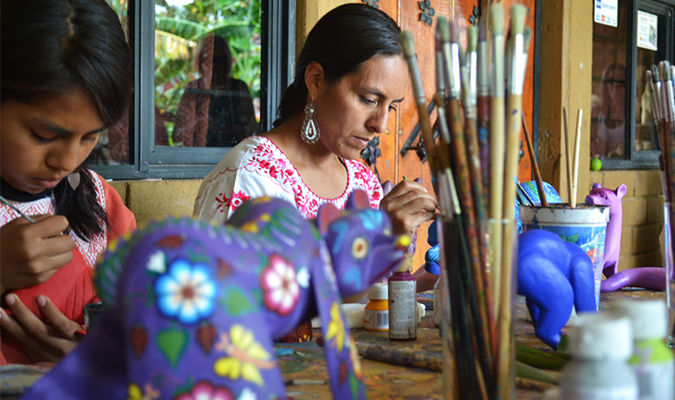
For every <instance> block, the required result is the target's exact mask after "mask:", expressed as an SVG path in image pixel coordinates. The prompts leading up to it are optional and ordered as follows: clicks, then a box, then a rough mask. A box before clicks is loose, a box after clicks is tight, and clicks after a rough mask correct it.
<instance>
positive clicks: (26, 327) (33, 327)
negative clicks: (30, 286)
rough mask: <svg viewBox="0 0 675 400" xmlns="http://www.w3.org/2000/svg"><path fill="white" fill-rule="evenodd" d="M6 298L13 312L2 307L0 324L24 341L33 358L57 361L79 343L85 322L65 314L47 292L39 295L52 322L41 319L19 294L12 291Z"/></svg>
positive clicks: (16, 337)
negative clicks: (16, 294) (8, 311)
mask: <svg viewBox="0 0 675 400" xmlns="http://www.w3.org/2000/svg"><path fill="white" fill-rule="evenodd" d="M5 302H6V303H7V306H8V308H9V310H10V311H11V312H12V314H13V316H10V315H9V314H7V313H6V312H5V311H4V310H2V309H0V327H2V329H4V330H5V331H6V332H7V333H9V334H10V335H12V336H13V337H14V338H15V339H16V340H18V341H19V343H21V345H22V347H23V349H24V350H25V351H26V352H27V353H28V356H29V357H30V359H31V361H32V362H34V363H35V362H39V361H51V362H56V361H58V360H60V359H61V358H63V357H64V356H65V355H66V354H68V353H70V352H71V351H72V350H73V349H75V347H77V345H78V343H79V341H80V339H81V338H82V335H81V334H80V333H79V332H78V331H80V330H81V329H82V326H80V324H78V323H77V322H75V321H71V320H70V319H68V318H67V317H66V316H65V315H63V314H62V313H61V312H60V311H59V310H58V308H56V306H54V304H53V303H52V302H51V300H49V299H48V298H47V297H45V296H38V297H37V303H38V307H40V311H41V312H42V315H44V316H45V318H46V319H47V320H49V321H50V324H46V323H44V322H43V321H41V320H40V319H39V318H38V317H37V316H36V315H35V314H34V313H33V312H32V311H30V310H29V309H28V308H27V307H26V306H25V305H24V304H23V303H22V302H21V300H19V298H18V297H17V296H15V295H14V294H9V295H7V296H6V297H5Z"/></svg>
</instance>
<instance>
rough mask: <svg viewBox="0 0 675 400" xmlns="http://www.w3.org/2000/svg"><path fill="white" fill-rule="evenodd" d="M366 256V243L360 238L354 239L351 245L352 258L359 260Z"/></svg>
mask: <svg viewBox="0 0 675 400" xmlns="http://www.w3.org/2000/svg"><path fill="white" fill-rule="evenodd" d="M366 254H368V241H367V240H366V239H364V238H362V237H360V238H356V240H354V243H352V256H354V258H356V259H361V258H363V257H365V256H366Z"/></svg>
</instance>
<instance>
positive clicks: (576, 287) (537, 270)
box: [518, 229, 596, 349]
mask: <svg viewBox="0 0 675 400" xmlns="http://www.w3.org/2000/svg"><path fill="white" fill-rule="evenodd" d="M518 294H520V295H523V296H525V299H526V304H527V308H528V310H529V311H530V315H531V316H532V321H533V323H534V332H535V335H536V336H537V337H538V338H539V339H541V340H542V341H543V342H544V343H546V344H547V345H549V346H551V347H552V348H553V349H557V348H558V343H559V342H560V335H561V329H562V328H563V326H565V323H567V320H568V319H569V317H570V315H571V314H572V306H574V307H575V308H576V311H577V312H595V311H596V309H595V279H594V276H593V264H592V263H591V259H590V258H589V257H588V255H587V254H586V253H585V252H584V251H583V250H582V249H581V248H580V247H579V246H577V245H575V244H572V243H568V242H565V241H563V240H562V239H561V238H560V237H559V236H558V235H557V234H555V233H552V232H549V231H545V230H541V229H533V230H529V231H526V232H525V233H522V234H521V235H520V236H519V237H518Z"/></svg>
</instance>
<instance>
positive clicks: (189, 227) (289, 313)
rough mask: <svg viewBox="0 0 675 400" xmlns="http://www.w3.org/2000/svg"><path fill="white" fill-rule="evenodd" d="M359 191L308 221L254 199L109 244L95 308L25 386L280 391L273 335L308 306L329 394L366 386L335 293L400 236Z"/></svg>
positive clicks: (284, 206)
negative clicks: (78, 338)
mask: <svg viewBox="0 0 675 400" xmlns="http://www.w3.org/2000/svg"><path fill="white" fill-rule="evenodd" d="M368 203H369V202H368V197H367V196H366V195H365V193H363V192H355V193H354V194H353V195H352V197H351V198H350V201H349V202H348V205H347V210H346V211H344V212H343V211H339V210H337V209H336V208H335V206H333V205H332V204H326V205H325V206H323V207H322V208H321V209H320V210H319V213H318V215H317V219H316V221H315V222H316V225H314V224H313V223H312V222H311V221H308V220H304V219H303V218H302V216H301V215H300V214H299V213H298V212H297V211H296V209H295V207H294V206H293V205H292V204H290V203H287V202H285V201H283V200H279V199H271V198H260V199H255V200H252V201H249V202H246V203H245V204H243V205H242V206H240V207H239V208H238V209H237V211H236V212H235V213H234V214H233V215H232V218H231V219H230V221H228V224H227V225H225V226H214V225H211V224H209V223H207V222H204V221H198V220H194V219H190V218H168V219H166V220H163V221H158V222H153V223H151V224H149V225H147V226H146V227H145V228H143V229H140V230H138V231H136V232H135V233H134V234H133V235H131V237H128V238H125V239H122V240H120V241H119V242H117V243H112V244H111V245H110V247H109V248H108V251H107V252H106V254H105V257H104V259H103V261H102V263H101V264H100V266H99V267H98V269H97V274H96V283H97V286H98V288H99V295H100V297H101V299H102V301H103V302H104V304H105V305H106V308H107V310H106V312H105V313H104V314H103V315H102V316H101V317H100V320H99V321H98V323H97V325H96V326H95V327H94V328H93V329H91V331H90V332H89V334H88V335H87V337H86V339H85V340H84V341H83V342H82V343H81V344H80V345H79V347H78V348H77V349H75V351H73V353H71V354H70V355H69V356H67V357H66V358H64V359H63V360H62V361H61V362H60V363H59V364H57V365H56V366H55V367H54V369H53V370H52V371H51V372H50V373H49V374H47V375H46V376H45V377H44V378H42V379H41V380H40V381H38V382H37V383H36V384H35V385H34V386H33V387H32V388H31V389H30V390H29V391H28V392H27V393H26V395H25V397H24V398H25V399H101V400H107V399H122V398H129V397H131V398H146V399H176V400H188V399H197V398H199V399H201V398H218V399H238V400H253V399H259V400H263V399H264V400H267V399H276V398H286V391H285V386H284V381H283V379H282V375H281V372H280V370H279V367H278V364H277V359H276V357H275V352H274V348H273V341H274V340H275V339H277V338H280V337H281V336H283V335H284V334H285V333H287V332H289V331H291V330H292V329H293V328H294V327H295V326H296V325H297V324H298V323H300V322H301V321H305V320H307V319H309V318H311V317H313V316H314V315H316V314H317V312H318V314H319V316H320V318H321V325H322V329H323V336H324V340H325V345H324V349H325V353H326V361H327V366H328V372H329V377H330V382H331V388H332V392H333V397H334V398H335V399H363V398H365V397H366V394H365V386H364V384H363V381H362V370H361V366H360V363H359V358H358V351H357V349H356V346H355V344H354V341H353V338H352V336H351V334H350V331H349V328H348V326H346V323H345V318H344V315H343V314H342V311H341V309H340V307H339V304H340V295H342V296H349V295H353V294H356V293H360V292H363V291H364V290H366V289H367V288H368V287H369V286H370V285H371V284H372V283H374V282H376V281H378V280H379V279H381V277H382V276H384V275H385V274H387V273H388V272H390V271H391V270H392V269H394V268H395V267H396V266H398V264H399V263H400V261H401V260H402V259H403V256H404V250H405V248H406V247H407V246H408V245H409V244H410V239H409V238H408V237H407V236H399V237H396V236H394V235H392V232H391V224H390V221H389V217H388V215H387V214H386V213H385V212H382V211H379V210H371V209H370V208H369V206H368ZM134 396H136V397H134Z"/></svg>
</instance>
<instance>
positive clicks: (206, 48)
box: [155, 0, 260, 147]
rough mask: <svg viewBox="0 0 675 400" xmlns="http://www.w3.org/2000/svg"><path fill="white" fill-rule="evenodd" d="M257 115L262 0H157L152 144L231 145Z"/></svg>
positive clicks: (250, 130) (252, 129) (254, 124)
mask: <svg viewBox="0 0 675 400" xmlns="http://www.w3.org/2000/svg"><path fill="white" fill-rule="evenodd" d="M259 121H260V0H248V1H243V0H202V1H190V0H156V2H155V145H156V146H168V147H232V146H234V145H236V144H237V143H238V142H239V141H240V140H241V139H243V138H244V137H247V136H251V135H252V134H254V133H256V132H257V130H258V126H259Z"/></svg>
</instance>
